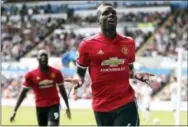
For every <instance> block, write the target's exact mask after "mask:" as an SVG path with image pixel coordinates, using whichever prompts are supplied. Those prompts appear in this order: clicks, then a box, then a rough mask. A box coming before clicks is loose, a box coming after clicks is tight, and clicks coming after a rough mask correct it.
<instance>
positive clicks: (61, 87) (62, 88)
mask: <svg viewBox="0 0 188 127" xmlns="http://www.w3.org/2000/svg"><path fill="white" fill-rule="evenodd" d="M59 91H60V94H61V96H62V97H63V100H64V102H65V104H66V106H67V108H69V102H68V97H67V93H66V91H65V88H64V85H60V86H59Z"/></svg>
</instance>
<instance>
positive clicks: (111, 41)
mask: <svg viewBox="0 0 188 127" xmlns="http://www.w3.org/2000/svg"><path fill="white" fill-rule="evenodd" d="M99 37H100V40H101V41H103V42H105V43H117V42H119V40H120V38H121V36H120V35H119V34H118V33H117V34H116V37H115V38H114V39H109V38H107V37H105V36H104V35H103V34H102V33H99Z"/></svg>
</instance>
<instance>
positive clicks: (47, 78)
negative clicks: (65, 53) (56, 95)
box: [32, 73, 56, 88]
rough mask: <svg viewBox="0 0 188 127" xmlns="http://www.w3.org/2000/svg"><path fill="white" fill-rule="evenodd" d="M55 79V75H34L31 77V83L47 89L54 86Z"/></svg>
mask: <svg viewBox="0 0 188 127" xmlns="http://www.w3.org/2000/svg"><path fill="white" fill-rule="evenodd" d="M55 78H56V75H55V73H47V74H42V73H36V74H35V75H34V76H33V79H32V82H33V84H34V85H35V86H36V87H39V88H49V87H53V86H54V85H55Z"/></svg>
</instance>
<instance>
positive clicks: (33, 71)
mask: <svg viewBox="0 0 188 127" xmlns="http://www.w3.org/2000/svg"><path fill="white" fill-rule="evenodd" d="M38 70H39V69H38V68H34V69H32V70H29V71H28V72H27V73H26V74H25V76H27V77H29V76H32V75H34V74H35V73H36V72H37V71H38Z"/></svg>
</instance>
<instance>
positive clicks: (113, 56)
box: [75, 3, 153, 126]
mask: <svg viewBox="0 0 188 127" xmlns="http://www.w3.org/2000/svg"><path fill="white" fill-rule="evenodd" d="M97 17H98V23H99V24H100V26H101V33H99V34H96V35H94V36H92V37H88V38H86V39H84V40H83V41H82V42H81V43H80V45H79V48H78V53H79V56H78V59H77V66H78V68H77V72H78V77H79V79H80V80H81V82H80V83H78V84H77V85H76V86H75V88H79V87H80V86H81V85H82V84H83V83H84V76H85V73H86V69H87V67H88V69H89V73H90V76H91V81H92V84H91V88H92V98H93V100H92V107H93V110H94V114H95V118H96V122H97V125H98V126H138V125H139V116H138V110H137V105H136V102H135V93H134V90H133V89H132V87H131V86H130V84H129V78H136V79H138V80H140V81H142V82H146V83H148V82H149V77H150V76H153V75H152V74H148V73H133V72H134V71H133V69H134V68H133V62H134V60H135V43H134V40H133V39H132V38H130V37H126V36H125V37H124V36H121V35H119V34H118V33H117V32H116V26H117V15H116V10H115V9H114V7H113V6H112V5H111V4H108V3H103V4H101V5H100V6H99V7H98V9H97Z"/></svg>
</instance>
